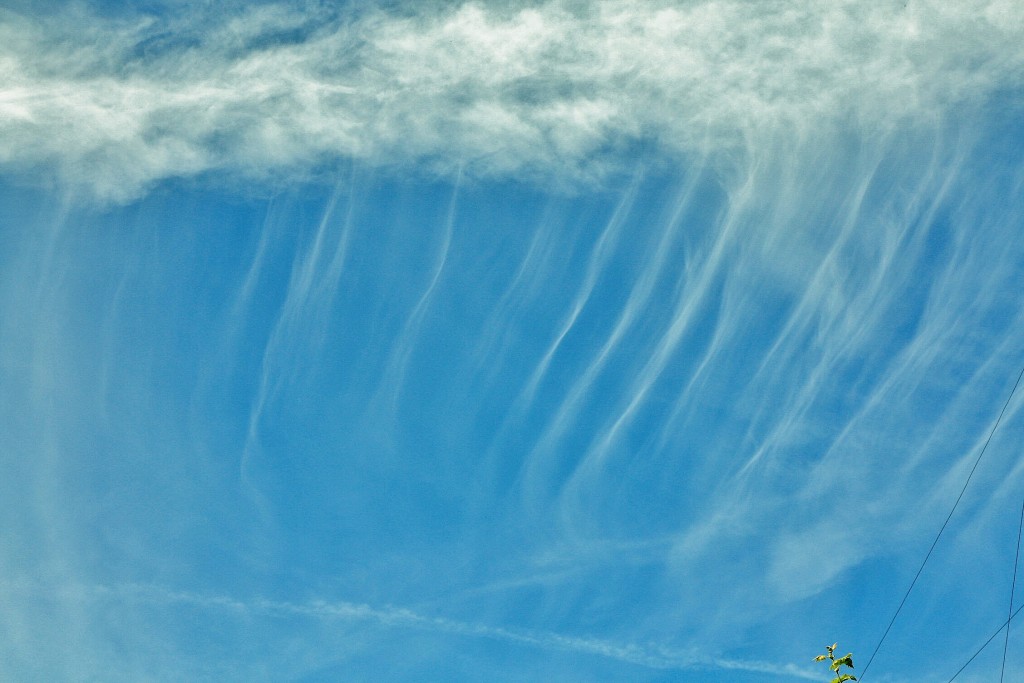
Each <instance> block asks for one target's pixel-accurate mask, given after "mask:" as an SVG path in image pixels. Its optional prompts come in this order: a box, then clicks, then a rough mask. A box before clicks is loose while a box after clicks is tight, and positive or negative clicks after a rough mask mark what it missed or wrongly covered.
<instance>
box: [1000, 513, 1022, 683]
mask: <svg viewBox="0 0 1024 683" xmlns="http://www.w3.org/2000/svg"><path fill="white" fill-rule="evenodd" d="M1021 531H1024V501H1021V504H1020V524H1018V525H1017V553H1016V554H1015V555H1014V556H1013V583H1011V584H1010V608H1009V609H1008V610H1006V614H1007V617H1006V638H1005V639H1003V665H1002V667H1000V669H999V683H1003V673H1004V672H1005V671H1006V648H1007V647H1008V646H1009V644H1010V619H1013V593H1014V591H1015V590H1016V589H1017V564H1018V563H1019V562H1020V534H1021Z"/></svg>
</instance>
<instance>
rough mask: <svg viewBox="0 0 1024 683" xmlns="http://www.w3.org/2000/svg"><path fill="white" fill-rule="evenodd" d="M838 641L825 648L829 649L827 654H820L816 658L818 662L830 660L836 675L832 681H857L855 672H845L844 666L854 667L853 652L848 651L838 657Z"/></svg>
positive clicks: (840, 682)
mask: <svg viewBox="0 0 1024 683" xmlns="http://www.w3.org/2000/svg"><path fill="white" fill-rule="evenodd" d="M837 645H838V643H832V644H831V645H829V646H828V647H826V648H825V649H826V650H828V653H827V654H824V655H818V656H817V657H815V658H814V661H816V662H824V661H825V660H826V659H827V660H828V661H829V663H830V664H829V669H831V670H832V671H833V672H835V674H836V677H835V678H833V679H832V683H844V681H855V680H857V677H856V676H854V675H853V674H848V673H843V671H842V668H843V667H844V666H845V667H849V668H850V669H853V653H851V652H848V653H847V654H846V655H844V656H842V657H836V646H837Z"/></svg>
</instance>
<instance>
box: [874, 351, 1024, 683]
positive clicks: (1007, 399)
mask: <svg viewBox="0 0 1024 683" xmlns="http://www.w3.org/2000/svg"><path fill="white" fill-rule="evenodd" d="M1021 377H1024V367H1022V368H1021V369H1020V374H1019V375H1017V381H1016V382H1014V384H1013V389H1011V390H1010V395H1009V396H1007V397H1006V402H1005V403H1003V409H1002V410H1000V411H999V417H997V418H996V421H995V424H993V425H992V429H991V430H990V431H989V433H988V438H987V439H985V445H984V446H982V447H981V453H979V454H978V458H977V460H975V461H974V467H972V468H971V472H970V474H968V475H967V481H965V482H964V487H963V488H962V489H961V490H960V495H959V496H957V497H956V502H955V503H953V508H952V509H951V510H950V511H949V514H948V515H947V516H946V521H945V522H943V523H942V528H941V529H939V533H937V534H935V540H934V541H932V546H931V547H930V548H928V552H927V553H926V554H925V556H924V560H923V561H922V562H921V566H920V567H919V568H918V570H917V574H915V575H914V580H913V581H911V582H910V587H909V588H907V592H906V593H905V594H904V596H903V599H902V600H901V601H900V606H899V607H897V608H896V612H895V614H893V615H892V619H890V620H889V625H888V626H886V627H885V633H883V634H882V639H881V640H879V641H878V645H876V646H875V651H874V652H872V653H871V657H869V658H868V663H867V665H866V666H865V667H864V671H863V672H861V675H860V680H861V681H863V680H864V676H866V675H867V673H868V668H869V667H870V666H871V662H873V661H875V655H877V654H878V651H879V649H881V647H882V643H884V642H885V638H886V636H888V635H889V631H890V630H891V629H892V625H893V624H894V623H896V617H898V616H899V615H900V612H901V611H902V610H903V605H905V604H906V603H907V598H909V597H910V591H912V590H914V585H915V584H916V583H917V580H918V578H920V576H921V572H923V571H924V566H925V565H926V564H928V559H929V558H930V557H931V556H932V552H933V551H934V550H935V546H936V545H938V543H939V538H940V537H941V536H942V532H943V531H945V530H946V525H948V524H949V520H950V519H952V517H953V513H954V512H956V509H957V507H958V506H959V505H960V501H961V500H962V499H963V497H964V493H965V492H966V491H967V486H968V485H969V484H970V483H971V478H972V477H974V472H975V470H977V469H978V463H980V462H981V458H982V457H983V456H984V455H985V451H986V450H988V445H989V443H991V441H992V435H993V434H995V433H996V429H997V428H998V427H999V423H1000V422H1002V420H1003V414H1004V413H1006V407H1007V406H1008V405H1010V399H1012V398H1013V394H1014V393H1015V392H1016V391H1017V385H1019V384H1020V380H1021ZM992 637H993V638H994V637H995V636H992Z"/></svg>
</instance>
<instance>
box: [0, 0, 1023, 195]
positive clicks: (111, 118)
mask: <svg viewBox="0 0 1024 683" xmlns="http://www.w3.org/2000/svg"><path fill="white" fill-rule="evenodd" d="M207 27H208V28H207ZM1022 45H1024V19H1022V18H1021V15H1020V12H1016V11H1013V7H1012V3H1010V2H1009V1H1008V0H1006V1H999V0H992V1H988V2H986V1H983V0H974V1H972V2H961V3H944V2H938V1H930V0H916V1H912V2H909V3H903V2H881V3H854V2H803V3H798V4H791V3H781V4H780V3H758V4H756V5H752V4H750V3H746V2H739V1H735V0H733V1H730V0H719V1H706V2H695V3H686V4H684V5H676V4H674V3H664V2H663V3H645V4H642V5H637V4H636V3H630V2H624V1H622V0H604V1H603V2H596V3H593V4H590V5H587V6H586V7H585V8H578V7H575V6H573V4H571V3H565V2H547V3H541V4H536V5H534V6H532V7H529V8H525V9H522V10H519V11H508V10H498V9H494V8H490V7H488V6H487V5H486V4H478V3H466V4H462V5H458V6H454V7H451V8H448V9H444V10H436V9H434V10H429V11H423V12H422V13H421V14H418V15H415V14H414V15H410V14H402V15H400V14H398V13H395V12H391V13H388V12H384V11H379V10H374V11H367V12H364V13H361V14H358V15H353V16H346V17H338V16H323V14H322V12H320V13H304V12H301V11H299V10H298V9H296V8H294V7H292V6H289V5H285V4H277V5H274V4H271V5H267V6H263V7H260V8H259V9H250V10H245V11H244V12H243V11H237V12H235V13H234V14H230V16H228V17H227V18H224V19H220V20H219V21H216V20H214V18H212V17H210V16H205V15H200V14H199V13H198V12H194V13H193V14H192V15H188V13H186V12H179V13H177V14H175V15H174V16H172V17H164V18H152V17H137V18H135V19H125V18H120V19H117V20H114V19H109V18H100V17H93V16H88V15H85V14H83V13H82V12H81V11H78V12H71V11H70V10H69V11H68V12H66V13H65V14H63V15H58V16H53V17H49V18H45V19H43V18H37V17H26V16H19V15H16V14H13V13H10V12H7V13H3V14H0V67H2V70H3V72H4V73H5V74H6V76H5V80H4V83H3V85H0V139H2V140H3V144H2V145H0V164H2V165H3V166H4V167H6V168H7V169H13V170H17V171H23V170H26V169H30V170H32V171H33V172H38V171H40V170H43V171H46V172H53V173H55V174H56V176H57V177H58V178H60V179H61V180H62V181H63V182H67V183H69V184H71V185H74V186H85V187H88V188H90V189H91V190H92V191H93V192H95V193H97V194H99V195H100V196H105V197H112V198H128V197H131V196H134V195H135V194H137V193H138V192H139V191H141V190H143V189H144V188H145V187H146V186H147V185H148V184H150V183H152V182H154V181H158V180H160V179H163V178H167V177H172V176H188V175H192V174H196V173H201V172H204V171H209V170H217V169H228V170H235V171H242V172H244V173H246V174H248V175H255V176H260V175H263V174H266V173H268V172H272V171H275V170H276V171H278V172H281V171H287V172H290V173H295V172H299V171H304V170H309V169H311V168H313V167H315V166H316V165H317V164H319V163H322V162H329V161H330V160H331V159H336V158H338V157H348V158H356V159H361V160H365V161H367V162H369V163H374V164H376V163H382V164H393V163H397V164H406V163H416V164H424V165H426V166H427V167H428V168H431V169H434V170H435V171H441V172H448V171H451V170H454V169H455V168H457V167H459V165H460V164H463V165H464V166H465V168H466V170H467V172H469V173H471V174H476V175H489V174H498V175H509V174H512V175H517V176H525V177H534V178H546V179H552V178H558V179H561V180H567V181H569V182H574V181H579V180H583V179H586V178H588V177H595V176H601V175H602V174H603V173H605V172H607V170H608V169H609V168H615V167H616V162H617V161H618V159H619V157H620V156H621V153H622V151H623V150H624V149H627V148H628V147H629V146H630V145H634V144H636V143H638V142H653V143H654V144H655V145H657V146H658V147H659V148H660V149H661V150H663V151H664V152H665V153H666V154H668V155H669V156H672V155H677V154H686V153H689V152H693V151H696V150H705V149H708V148H709V147H710V148H713V149H721V148H728V147H736V146H742V145H744V144H749V143H750V142H751V141H752V140H756V139H757V138H758V136H759V135H761V134H763V133H766V132H767V133H769V134H771V133H775V132H778V131H790V132H795V133H797V134H799V133H801V131H802V129H805V128H810V127H820V126H821V125H825V124H828V123H829V122H840V121H847V122H849V121H858V122H859V123H860V124H862V125H865V126H867V127H870V128H876V127H878V128H883V127H887V126H889V125H891V124H892V123H893V122H894V121H899V120H906V119H916V118H921V119H922V120H930V119H932V118H934V117H935V116H937V115H941V113H942V112H943V111H944V110H945V108H947V107H949V106H950V105H955V104H958V103H962V102H966V101H968V100H969V99H971V98H977V97H983V96H985V95H986V94H988V93H989V92H991V91H993V90H994V89H995V88H998V87H1000V86H1006V85H1012V84H1013V80H1012V79H1013V78H1014V74H1017V73H1019V69H1020V68H1021V66H1022V65H1024V48H1022V47H1021V46H1022Z"/></svg>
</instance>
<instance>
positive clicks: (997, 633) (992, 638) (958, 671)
mask: <svg viewBox="0 0 1024 683" xmlns="http://www.w3.org/2000/svg"><path fill="white" fill-rule="evenodd" d="M1022 609H1024V605H1021V606H1020V607H1018V608H1017V611H1016V612H1014V613H1013V614H1011V615H1010V618H1009V619H1007V620H1006V621H1004V622H1003V623H1002V625H1001V626H1000V627H999V628H997V629H996V630H995V632H994V633H993V634H992V635H990V636H989V637H988V640H986V641H985V642H984V643H982V645H981V647H979V648H978V649H977V650H975V652H974V654H973V655H971V658H970V659H968V660H967V661H966V662H965V663H964V665H963V666H961V667H960V668H959V669H957V672H956V673H955V674H953V678H951V679H949V680H948V681H947V682H946V683H953V681H955V680H956V677H957V676H959V675H960V674H961V673H963V670H964V669H966V668H967V666H968V665H969V664H970V663H971V662H973V661H974V658H975V657H977V656H978V655H980V654H981V651H982V650H984V649H985V648H986V647H988V644H989V643H991V642H992V641H993V640H995V637H996V636H998V635H999V632H1000V631H1002V630H1003V628H1009V627H1010V622H1011V621H1013V618H1014V617H1016V616H1017V615H1018V614H1019V613H1020V611H1021V610H1022Z"/></svg>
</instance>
